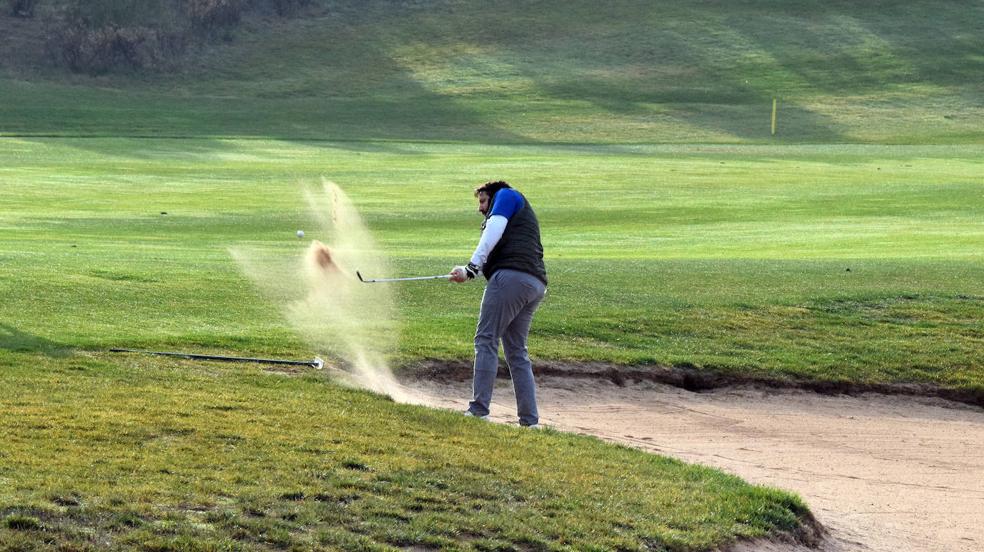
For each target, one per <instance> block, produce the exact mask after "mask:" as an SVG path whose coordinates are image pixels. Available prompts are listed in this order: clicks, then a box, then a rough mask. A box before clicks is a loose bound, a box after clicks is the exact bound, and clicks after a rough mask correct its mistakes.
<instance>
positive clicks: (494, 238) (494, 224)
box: [471, 215, 509, 268]
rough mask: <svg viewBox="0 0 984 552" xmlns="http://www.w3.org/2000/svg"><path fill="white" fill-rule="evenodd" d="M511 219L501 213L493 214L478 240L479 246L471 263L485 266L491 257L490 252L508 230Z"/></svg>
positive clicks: (473, 254)
mask: <svg viewBox="0 0 984 552" xmlns="http://www.w3.org/2000/svg"><path fill="white" fill-rule="evenodd" d="M508 223H509V219H507V218H506V217H504V216H501V215H492V216H491V217H489V220H488V221H486V222H485V230H483V231H482V238H481V239H480V240H478V247H476V248H475V252H474V253H472V256H471V264H473V265H475V266H477V267H479V268H481V267H483V266H485V261H486V260H488V258H489V253H491V252H492V250H493V249H495V246H496V244H498V243H499V240H500V239H502V233H503V232H504V231H505V230H506V224H508Z"/></svg>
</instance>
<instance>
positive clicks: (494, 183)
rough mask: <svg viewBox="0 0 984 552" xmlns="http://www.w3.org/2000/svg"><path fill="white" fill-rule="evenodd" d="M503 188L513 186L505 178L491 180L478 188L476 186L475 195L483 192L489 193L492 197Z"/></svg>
mask: <svg viewBox="0 0 984 552" xmlns="http://www.w3.org/2000/svg"><path fill="white" fill-rule="evenodd" d="M503 188H512V186H510V185H509V183H508V182H506V181H505V180H490V181H488V182H486V183H485V184H482V185H481V186H479V187H478V188H475V197H478V194H481V193H486V194H489V197H491V196H494V195H495V193H496V192H498V191H499V190H501V189H503Z"/></svg>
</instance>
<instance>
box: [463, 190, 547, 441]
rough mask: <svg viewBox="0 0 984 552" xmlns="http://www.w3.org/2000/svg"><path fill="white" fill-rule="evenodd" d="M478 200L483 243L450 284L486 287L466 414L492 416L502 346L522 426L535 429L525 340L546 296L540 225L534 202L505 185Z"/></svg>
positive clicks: (477, 193) (484, 192)
mask: <svg viewBox="0 0 984 552" xmlns="http://www.w3.org/2000/svg"><path fill="white" fill-rule="evenodd" d="M475 197H476V198H478V211H479V212H480V213H481V214H482V215H483V216H484V217H485V222H483V223H482V237H481V239H479V242H478V247H476V248H475V252H474V253H473V254H472V257H471V261H470V262H469V263H468V264H467V265H466V266H456V267H454V269H453V270H452V271H451V275H450V278H449V279H450V280H451V281H452V282H459V283H460V282H466V281H468V280H471V279H474V278H475V277H476V276H478V274H479V272H481V273H482V274H483V275H484V276H485V279H486V280H487V281H488V283H487V284H486V286H485V293H484V295H483V296H482V308H481V311H480V312H479V315H478V327H477V329H476V330H475V367H474V376H473V380H472V400H471V402H470V403H468V410H467V411H466V412H465V414H467V415H469V416H476V417H479V418H485V417H487V416H488V415H489V405H490V403H491V401H492V388H493V386H494V384H495V375H496V371H497V369H498V366H499V341H500V340H501V341H502V348H503V351H504V352H505V356H506V363H507V364H508V366H509V373H510V376H511V377H512V382H513V389H515V391H516V408H517V411H518V414H519V423H520V425H522V426H526V427H533V428H536V427H538V424H539V414H538V413H537V408H536V382H535V381H534V379H533V365H532V363H530V357H529V353H528V352H527V350H526V339H527V337H528V335H529V331H530V323H531V322H532V321H533V313H534V312H536V309H537V307H538V306H539V305H540V301H542V300H543V296H544V294H545V293H546V291H547V271H546V268H545V266H544V264H543V245H542V244H541V243H540V223H539V222H538V221H537V218H536V213H534V212H533V207H531V206H530V202H529V201H527V200H526V198H525V197H524V196H523V194H521V193H519V192H517V191H516V190H514V189H513V188H512V187H510V186H509V184H507V183H506V182H502V181H497V182H487V183H485V184H483V185H482V186H479V187H478V188H477V189H476V190H475Z"/></svg>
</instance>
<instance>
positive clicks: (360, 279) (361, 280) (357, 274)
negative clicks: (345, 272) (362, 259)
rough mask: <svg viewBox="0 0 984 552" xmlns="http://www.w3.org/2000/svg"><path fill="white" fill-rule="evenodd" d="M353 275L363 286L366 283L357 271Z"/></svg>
mask: <svg viewBox="0 0 984 552" xmlns="http://www.w3.org/2000/svg"><path fill="white" fill-rule="evenodd" d="M355 275H356V276H358V277H359V281H360V282H362V283H363V284H364V283H366V281H365V280H363V279H362V274H360V273H359V271H358V270H356V271H355Z"/></svg>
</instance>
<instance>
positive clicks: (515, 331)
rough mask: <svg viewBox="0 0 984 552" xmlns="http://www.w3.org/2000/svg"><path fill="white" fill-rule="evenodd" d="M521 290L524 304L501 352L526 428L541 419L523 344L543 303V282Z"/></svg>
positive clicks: (531, 364)
mask: <svg viewBox="0 0 984 552" xmlns="http://www.w3.org/2000/svg"><path fill="white" fill-rule="evenodd" d="M531 278H532V277H531ZM534 280H535V279H534ZM520 288H521V289H522V290H523V300H524V301H525V302H526V304H525V306H523V308H522V310H520V311H519V314H517V315H516V318H514V319H513V321H512V322H511V323H510V324H509V326H507V327H506V330H505V331H504V332H502V349H503V351H504V352H505V354H506V362H507V363H508V364H509V373H510V376H511V377H512V382H513V390H514V391H515V392H516V411H517V413H518V414H519V423H520V424H522V425H527V426H529V425H534V424H537V423H539V420H540V415H539V412H538V411H537V407H536V381H535V379H534V377H533V363H532V362H530V355H529V351H528V349H527V346H526V341H527V338H528V337H529V333H530V325H531V324H532V322H533V314H534V313H535V312H536V309H537V308H538V307H539V306H540V301H542V300H543V294H544V292H545V291H546V287H545V286H543V284H542V282H540V281H539V280H536V281H535V282H524V283H523V284H522V285H521V286H520Z"/></svg>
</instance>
